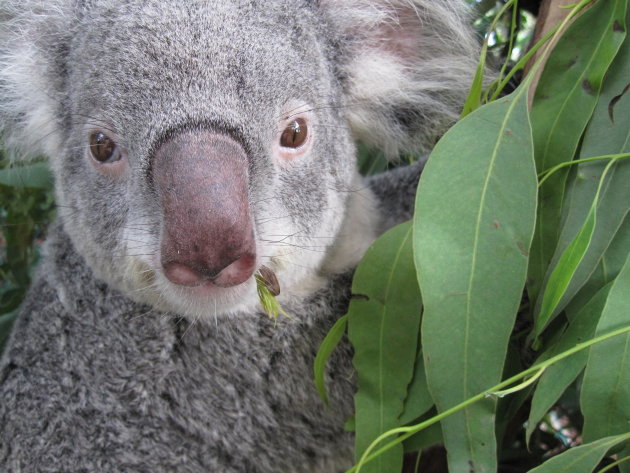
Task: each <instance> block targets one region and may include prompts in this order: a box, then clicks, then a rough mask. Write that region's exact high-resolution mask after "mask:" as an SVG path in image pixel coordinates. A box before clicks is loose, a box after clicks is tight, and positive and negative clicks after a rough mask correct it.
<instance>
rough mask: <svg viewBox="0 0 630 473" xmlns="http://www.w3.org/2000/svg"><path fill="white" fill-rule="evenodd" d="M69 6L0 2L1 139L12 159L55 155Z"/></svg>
mask: <svg viewBox="0 0 630 473" xmlns="http://www.w3.org/2000/svg"><path fill="white" fill-rule="evenodd" d="M71 9H72V7H71V2H69V1H63V0H3V1H2V5H0V20H1V24H0V28H1V29H0V96H2V101H1V102H0V135H1V136H2V140H3V146H4V147H5V148H6V149H7V150H8V151H9V153H10V156H11V157H12V158H14V159H20V158H23V159H27V158H31V157H35V156H38V155H47V156H50V155H55V154H57V153H58V151H59V148H60V146H61V136H60V131H59V130H60V127H59V126H58V121H59V120H60V119H61V117H60V112H59V110H60V102H61V100H62V98H61V97H60V96H59V93H60V91H61V90H62V87H60V86H59V85H60V84H59V82H60V81H62V80H63V77H62V74H60V73H59V71H58V70H55V68H58V67H63V65H62V60H63V58H62V57H60V51H62V50H63V47H64V42H65V41H66V39H65V38H64V37H65V36H66V35H67V34H68V30H69V25H70V24H72V18H73V14H72V12H71V11H69V10H71Z"/></svg>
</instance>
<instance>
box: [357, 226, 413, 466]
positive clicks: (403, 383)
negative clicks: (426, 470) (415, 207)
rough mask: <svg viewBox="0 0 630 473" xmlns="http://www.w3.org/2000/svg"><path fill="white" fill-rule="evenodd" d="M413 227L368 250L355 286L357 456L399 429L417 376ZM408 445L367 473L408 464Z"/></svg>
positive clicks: (385, 237)
mask: <svg viewBox="0 0 630 473" xmlns="http://www.w3.org/2000/svg"><path fill="white" fill-rule="evenodd" d="M411 235H412V227H411V223H410V222H407V223H405V224H401V225H399V226H397V227H394V228H393V229H391V230H390V231H388V232H387V233H385V234H384V235H383V236H381V237H380V238H379V239H378V240H377V241H376V242H375V243H374V245H372V247H371V248H370V249H369V250H368V251H367V253H366V254H365V256H364V258H363V260H362V261H361V264H360V265H359V267H358V268H357V270H356V273H355V276H354V280H353V283H352V293H353V295H354V298H353V299H352V300H351V302H350V308H349V312H348V338H349V340H350V343H352V345H353V347H354V358H353V360H352V363H353V365H354V367H355V369H356V372H357V378H358V382H357V384H358V390H357V393H356V395H355V426H356V435H355V456H356V458H357V461H358V460H359V459H360V457H361V455H362V454H363V452H364V451H365V450H366V449H367V447H368V446H369V445H370V443H371V442H372V441H373V440H374V439H375V438H376V437H378V436H379V435H380V434H381V433H383V432H385V431H386V430H389V429H391V428H394V427H398V426H399V420H398V419H399V416H400V415H401V413H402V412H403V403H404V401H405V398H406V397H407V386H408V384H409V382H410V381H411V379H412V376H413V374H414V363H413V362H414V360H415V357H416V353H417V349H418V347H417V344H418V339H419V336H418V329H419V325H420V314H421V308H422V301H421V299H420V291H419V289H418V285H417V282H416V279H415V268H414V265H413V254H412V238H411ZM402 454H403V449H402V445H399V446H397V448H394V449H392V450H390V451H388V452H387V453H385V454H383V455H380V456H379V457H378V458H377V459H376V460H374V461H372V462H369V463H367V464H366V465H365V466H364V467H363V468H362V470H361V471H363V472H364V473H367V472H382V473H391V472H393V471H400V468H401V466H402Z"/></svg>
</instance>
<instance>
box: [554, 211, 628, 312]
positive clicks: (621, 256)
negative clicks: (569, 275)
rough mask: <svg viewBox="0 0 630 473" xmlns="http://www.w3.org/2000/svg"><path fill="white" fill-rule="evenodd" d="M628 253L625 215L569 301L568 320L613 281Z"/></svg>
mask: <svg viewBox="0 0 630 473" xmlns="http://www.w3.org/2000/svg"><path fill="white" fill-rule="evenodd" d="M629 252H630V216H629V215H626V218H625V220H624V222H623V223H622V224H621V227H620V228H619V230H618V231H617V233H616V235H615V237H614V238H613V240H612V242H611V243H610V245H609V246H608V248H607V249H606V252H605V253H604V254H603V255H602V257H601V259H600V261H599V264H598V265H597V267H596V268H595V270H594V271H593V273H592V274H591V277H590V278H589V280H588V281H587V282H586V284H584V286H582V288H581V289H580V291H579V292H578V293H577V294H576V295H575V296H574V297H573V299H571V302H569V304H568V305H567V307H566V309H565V312H566V314H567V316H568V317H569V319H571V318H572V317H573V316H574V314H576V313H577V312H578V311H579V310H580V309H581V308H582V307H583V306H584V304H586V303H587V302H588V301H589V300H590V299H591V298H592V297H593V296H594V295H595V293H597V291H598V290H599V289H601V288H602V287H604V286H605V285H606V284H608V283H609V282H611V281H613V280H614V279H615V278H616V277H617V275H618V274H619V273H620V272H621V268H622V267H623V263H624V262H625V260H626V255H627V254H628V253H629Z"/></svg>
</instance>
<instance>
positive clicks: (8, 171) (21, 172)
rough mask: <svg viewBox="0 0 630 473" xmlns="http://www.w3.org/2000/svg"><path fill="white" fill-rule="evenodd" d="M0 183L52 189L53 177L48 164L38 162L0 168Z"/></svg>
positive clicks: (10, 185)
mask: <svg viewBox="0 0 630 473" xmlns="http://www.w3.org/2000/svg"><path fill="white" fill-rule="evenodd" d="M0 184H3V185H5V186H9V187H33V188H38V189H52V187H53V177H52V173H51V171H50V168H49V166H48V164H47V163H44V162H38V163H32V164H24V165H18V166H13V167H10V168H5V169H0Z"/></svg>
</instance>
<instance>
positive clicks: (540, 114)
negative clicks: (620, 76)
mask: <svg viewBox="0 0 630 473" xmlns="http://www.w3.org/2000/svg"><path fill="white" fill-rule="evenodd" d="M626 7H627V1H626V0H609V1H603V2H596V3H595V4H594V5H593V6H592V7H591V8H589V9H587V10H585V11H584V13H582V14H581V15H580V16H579V17H578V18H577V19H576V20H575V21H574V22H573V24H572V25H571V26H570V27H569V28H568V29H567V31H566V32H565V34H564V35H563V36H562V37H561V38H560V40H559V41H558V43H557V44H556V46H555V48H554V49H553V51H552V53H551V55H550V56H549V58H548V60H547V63H546V65H545V69H544V71H543V73H542V75H541V77H540V81H539V83H538V86H537V88H536V94H535V96H534V103H533V106H532V112H531V117H532V128H533V135H534V146H535V155H536V165H537V169H538V170H539V171H544V170H547V169H549V168H552V167H553V166H555V165H557V164H560V163H563V162H567V161H571V160H572V159H573V157H574V155H575V153H576V150H577V146H578V144H579V142H580V138H581V136H582V133H583V132H584V129H585V127H586V125H587V123H588V121H589V119H590V117H591V115H592V113H593V109H594V107H595V105H596V103H597V99H598V96H599V91H600V89H601V85H602V81H603V78H604V75H605V74H606V71H607V70H608V67H609V66H610V63H611V62H612V60H613V59H614V57H615V55H616V54H617V51H618V49H619V47H620V45H621V43H622V42H623V40H624V38H625V26H624V25H625V15H626ZM567 172H568V169H566V168H565V169H562V170H560V171H558V172H556V173H554V175H552V176H551V177H550V179H548V180H547V181H546V183H545V184H544V185H542V186H541V188H540V195H539V202H540V206H539V209H538V216H537V223H536V233H535V235H534V240H533V242H532V249H531V252H532V257H531V260H530V264H529V270H528V293H529V296H530V300H531V301H536V300H537V299H538V295H539V292H540V290H541V287H542V282H543V279H544V277H545V274H546V272H547V267H548V265H549V262H550V261H551V259H552V257H553V254H554V251H555V248H556V244H557V241H558V235H559V221H560V214H561V208H562V204H563V200H564V187H565V180H566V176H567ZM539 325H541V324H539Z"/></svg>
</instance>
